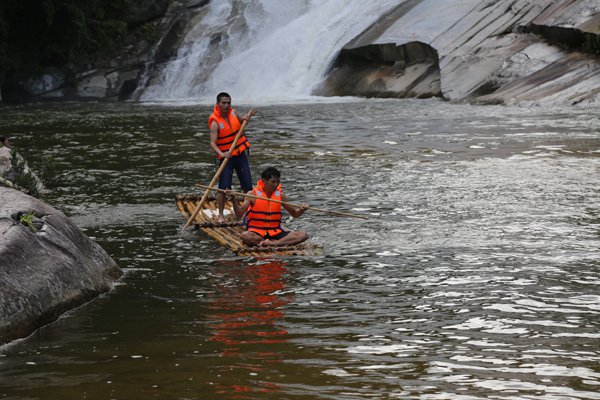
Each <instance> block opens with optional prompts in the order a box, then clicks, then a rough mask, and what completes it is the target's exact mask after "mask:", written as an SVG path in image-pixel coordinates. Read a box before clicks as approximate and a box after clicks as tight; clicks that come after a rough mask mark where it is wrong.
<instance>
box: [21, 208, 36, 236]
mask: <svg viewBox="0 0 600 400" xmlns="http://www.w3.org/2000/svg"><path fill="white" fill-rule="evenodd" d="M33 218H35V214H34V213H32V212H30V213H27V214H22V215H21V216H20V217H19V222H20V223H21V224H22V225H25V226H26V227H28V228H29V230H30V231H31V232H37V228H36V227H35V225H34V224H33Z"/></svg>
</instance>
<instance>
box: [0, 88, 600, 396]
mask: <svg viewBox="0 0 600 400" xmlns="http://www.w3.org/2000/svg"><path fill="white" fill-rule="evenodd" d="M234 100H235V99H234ZM234 106H237V108H238V109H239V110H240V111H242V112H244V111H246V110H247V109H248V108H249V105H239V104H238V105H235V104H234ZM256 108H257V109H258V114H257V115H256V116H255V117H254V118H253V120H252V121H251V124H250V129H249V138H250V140H251V142H252V145H253V150H254V152H253V154H252V159H251V164H252V169H253V174H254V179H255V180H256V179H258V177H259V174H260V171H261V170H262V169H263V168H264V167H265V166H268V165H274V166H276V167H278V168H279V169H280V170H281V171H282V173H283V177H282V179H283V185H284V189H285V190H286V192H287V193H288V195H289V196H290V198H291V199H292V200H295V201H300V202H307V203H309V204H311V205H313V206H315V207H319V208H326V209H337V210H343V211H349V212H353V213H359V214H366V215H369V216H370V217H371V218H370V219H368V220H361V219H353V218H340V217H337V216H332V215H328V214H319V213H312V212H308V213H307V214H305V215H304V216H303V217H301V218H299V219H297V220H295V221H288V222H287V224H288V226H289V227H291V228H294V229H305V230H306V231H308V233H309V234H310V235H311V240H313V241H314V242H317V243H319V244H321V245H322V246H323V248H324V254H323V256H319V257H311V258H302V257H297V258H287V259H270V260H257V259H254V258H240V257H236V256H234V255H233V254H232V253H230V252H228V251H227V250H225V249H224V248H222V247H220V246H219V245H218V244H216V243H215V242H214V241H212V240H211V239H209V238H208V237H206V236H204V235H203V234H202V233H200V232H198V231H194V230H191V229H190V230H188V231H186V232H184V233H182V232H181V228H182V226H183V223H184V222H185V221H184V219H183V217H182V216H181V215H180V214H179V213H178V212H177V209H176V207H175V201H174V200H175V196H176V195H177V194H179V193H194V192H195V189H194V184H195V183H196V182H202V183H208V182H209V181H210V180H211V178H212V176H213V175H214V173H215V168H214V162H213V158H212V154H211V152H210V151H209V148H208V134H207V129H206V125H205V124H206V122H205V121H206V117H207V115H208V113H209V110H210V106H209V105H160V104H154V105H153V104H134V103H131V104H54V105H53V104H46V105H24V106H18V107H16V106H13V107H4V108H0V129H1V131H2V133H13V134H14V135H15V136H17V139H16V140H15V141H14V144H15V145H16V146H17V147H18V148H19V150H20V152H21V153H22V154H24V155H25V156H26V157H27V158H28V160H29V162H30V164H31V165H32V167H33V168H34V169H40V168H42V167H43V166H44V165H47V164H49V165H50V166H51V167H52V168H51V170H52V171H53V175H52V176H49V178H52V181H51V182H52V183H51V184H50V185H49V189H50V190H49V192H48V193H46V194H45V195H44V199H45V200H46V201H47V202H48V203H50V204H51V205H53V206H55V207H56V208H58V209H60V210H61V211H63V212H65V213H66V214H67V215H69V216H70V217H71V218H72V219H73V220H74V222H75V223H76V224H77V225H78V226H80V227H81V228H82V229H83V230H84V231H85V232H86V233H87V235H89V236H90V237H93V238H94V239H95V240H96V241H97V242H98V243H99V244H100V245H102V247H104V248H105V249H106V250H107V252H108V253H109V254H110V255H111V256H112V257H113V258H114V259H115V260H116V261H117V263H118V264H119V265H120V266H121V267H122V268H123V270H124V272H125V275H124V277H123V279H122V280H121V281H120V282H119V283H118V284H117V285H116V287H115V288H114V290H113V291H112V292H110V293H108V294H106V295H103V296H101V297H100V298H98V299H96V300H94V301H92V302H90V303H88V304H86V305H84V306H82V307H80V308H78V309H76V310H73V311H71V312H69V313H68V314H67V315H64V316H63V317H61V318H60V319H59V320H58V321H56V322H55V323H53V324H51V325H49V326H46V327H44V328H42V329H40V330H39V331H37V332H36V333H35V334H33V335H32V336H31V337H29V338H27V339H24V340H20V341H16V342H13V343H11V344H9V345H6V346H4V347H1V348H0V397H1V398H6V399H50V398H52V399H62V400H68V399H82V398H85V399H140V398H143V399H147V398H153V399H233V398H235V399H396V398H397V399H485V398H490V399H600V340H599V339H600V333H599V332H600V318H599V317H600V261H599V260H600V257H599V256H600V250H599V239H600V236H599V228H600V185H599V183H600V179H599V178H600V135H599V134H598V131H597V128H598V126H600V117H599V116H598V113H597V110H594V109H580V108H573V109H571V108H564V109H557V108H542V107H531V108H509V107H499V106H498V107H497V106H486V107H474V106H469V105H460V104H450V103H446V102H442V101H437V100H427V101H416V100H347V101H344V102H339V103H337V102H335V101H330V102H324V101H315V102H312V103H305V104H282V105H281V104H280V105H274V104H263V105H257V106H256ZM234 181H235V180H234Z"/></svg>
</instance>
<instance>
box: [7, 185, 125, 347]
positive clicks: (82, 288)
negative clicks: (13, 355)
mask: <svg viewBox="0 0 600 400" xmlns="http://www.w3.org/2000/svg"><path fill="white" fill-rule="evenodd" d="M121 275H122V272H121V269H120V268H119V267H118V266H117V264H116V263H115V261H113V259H112V258H111V257H110V256H109V255H108V254H107V253H106V252H105V251H104V250H103V249H102V248H101V247H100V246H99V245H98V244H97V243H95V242H94V241H92V240H91V239H90V238H88V237H87V236H86V235H85V234H84V233H83V232H82V231H81V230H80V229H79V228H78V227H77V226H75V225H74V224H73V223H72V222H71V221H70V220H69V219H68V218H67V217H66V216H65V215H64V214H63V213H61V212H60V211H58V210H56V209H54V208H52V207H50V206H49V205H47V204H45V203H43V202H41V201H39V200H37V199H35V198H33V197H31V196H28V195H26V194H24V193H22V192H20V191H18V190H15V189H10V188H5V187H0V344H1V343H6V342H9V341H11V340H14V339H17V338H22V337H26V336H28V335H29V334H31V333H32V332H34V331H35V330H36V329H37V328H39V327H40V326H42V325H45V324H47V323H49V322H52V321H54V320H56V319H57V318H58V317H59V316H60V315H61V314H62V313H64V312H65V311H67V310H70V309H72V308H75V307H77V306H79V305H81V304H83V303H85V302H87V301H89V300H91V299H93V298H94V297H96V296H98V295H99V294H101V293H104V292H107V291H109V290H110V289H111V288H112V285H113V282H114V281H115V280H117V279H118V278H119V277H120V276H121Z"/></svg>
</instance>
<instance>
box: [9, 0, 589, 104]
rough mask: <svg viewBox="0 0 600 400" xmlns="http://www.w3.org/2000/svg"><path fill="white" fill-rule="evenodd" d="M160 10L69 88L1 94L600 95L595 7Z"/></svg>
mask: <svg viewBox="0 0 600 400" xmlns="http://www.w3.org/2000/svg"><path fill="white" fill-rule="evenodd" d="M334 3H335V4H334ZM340 3H343V4H341V6H340ZM161 4H162V7H159V8H157V9H158V10H161V11H162V14H157V13H156V12H155V13H154V14H153V15H152V16H153V18H154V21H155V26H156V29H157V30H158V32H159V34H158V35H157V36H156V41H155V42H148V41H145V42H138V43H128V45H127V46H125V47H124V48H123V49H122V50H121V51H120V53H119V54H115V55H109V56H103V57H101V58H99V59H98V60H96V62H91V63H90V64H89V65H88V68H87V69H82V70H81V71H79V73H78V74H77V77H76V82H75V84H74V85H73V84H71V86H69V85H68V84H67V83H66V82H67V80H66V79H65V73H64V72H63V71H61V69H60V68H58V69H56V68H54V69H49V70H48V71H46V73H44V74H42V75H41V76H40V77H38V78H35V79H32V78H30V79H28V80H26V81H23V82H20V83H19V85H17V86H18V88H17V89H15V87H14V83H13V86H11V88H7V87H4V88H3V91H2V93H3V97H4V98H5V99H6V100H10V99H12V98H15V97H17V98H19V99H24V98H29V99H110V100H117V99H119V100H131V99H134V100H135V99H141V100H145V101H173V100H182V99H188V100H189V99H199V98H200V99H204V98H206V99H208V98H211V99H212V97H214V93H215V92H214V91H215V89H216V86H226V87H227V88H228V90H233V88H235V91H236V93H237V98H254V99H256V98H261V97H265V98H269V97H278V98H279V97H281V96H282V95H285V96H289V97H292V98H299V97H300V98H303V97H304V98H305V97H310V96H312V95H319V96H365V97H394V98H402V97H417V98H426V97H441V98H444V99H448V100H452V101H469V102H478V103H501V104H512V103H546V104H552V103H554V104H579V103H583V104H589V103H595V102H597V100H598V93H600V61H599V58H598V55H597V54H598V49H599V48H600V38H599V26H600V3H598V2H597V1H593V0H561V1H555V0H535V1H533V0H497V1H487V2H482V1H480V0H461V1H455V0H404V1H393V0H391V1H390V0H388V1H381V2H379V3H377V4H365V3H363V2H358V1H353V0H347V1H343V2H340V1H335V2H334V1H332V0H329V1H324V2H319V3H318V4H305V3H304V2H298V3H297V4H296V3H294V4H293V6H291V5H290V6H286V7H281V6H280V5H278V4H277V3H276V2H274V1H273V0H262V1H259V2H252V4H249V3H245V2H241V1H238V0H230V1H222V2H214V1H208V0H204V1H200V0H195V1H192V0H188V1H182V2H169V3H168V6H167V5H166V3H165V1H163V2H161ZM237 68H239V70H238V69H237ZM222 70H225V71H228V72H229V73H230V75H229V76H222V75H221V74H217V73H216V72H217V71H222ZM9 89H10V90H9ZM11 90H12V91H11ZM16 92H18V93H19V94H20V95H19V96H15V93H16Z"/></svg>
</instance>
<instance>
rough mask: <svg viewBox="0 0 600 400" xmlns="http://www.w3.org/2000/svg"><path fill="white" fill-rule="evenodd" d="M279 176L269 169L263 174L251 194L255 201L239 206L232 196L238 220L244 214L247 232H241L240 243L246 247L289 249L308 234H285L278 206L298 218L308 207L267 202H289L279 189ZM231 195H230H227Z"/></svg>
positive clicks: (298, 232)
mask: <svg viewBox="0 0 600 400" xmlns="http://www.w3.org/2000/svg"><path fill="white" fill-rule="evenodd" d="M280 178H281V173H280V172H279V171H278V170H277V169H275V168H273V167H269V168H267V169H265V170H264V171H263V172H262V175H261V180H260V181H258V183H257V185H256V188H255V189H253V190H252V192H251V193H250V194H252V195H253V196H257V197H258V198H253V197H247V198H246V200H245V201H244V202H243V203H242V204H241V205H240V204H239V203H238V201H237V199H236V198H235V196H234V197H233V201H232V203H233V210H234V211H235V215H237V217H238V218H242V217H243V216H244V214H246V211H248V213H247V214H246V221H247V226H246V231H245V232H244V233H242V235H241V238H242V242H243V243H244V244H245V245H247V246H257V245H258V246H290V245H294V244H298V243H302V242H304V241H305V240H306V239H308V235H307V234H306V232H304V231H285V230H283V228H282V227H281V206H282V205H283V207H284V208H285V209H286V210H287V212H289V213H290V215H291V216H292V217H294V218H298V217H299V216H301V215H302V214H304V212H305V211H306V210H308V208H309V206H308V205H307V204H302V205H300V206H299V207H295V206H292V205H290V204H281V203H277V202H274V201H268V200H267V199H273V200H278V201H284V202H287V201H288V197H287V196H286V195H285V194H284V193H283V191H282V190H281V184H280V183H279V182H280ZM227 194H228V195H231V193H230V192H229V193H227Z"/></svg>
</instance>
